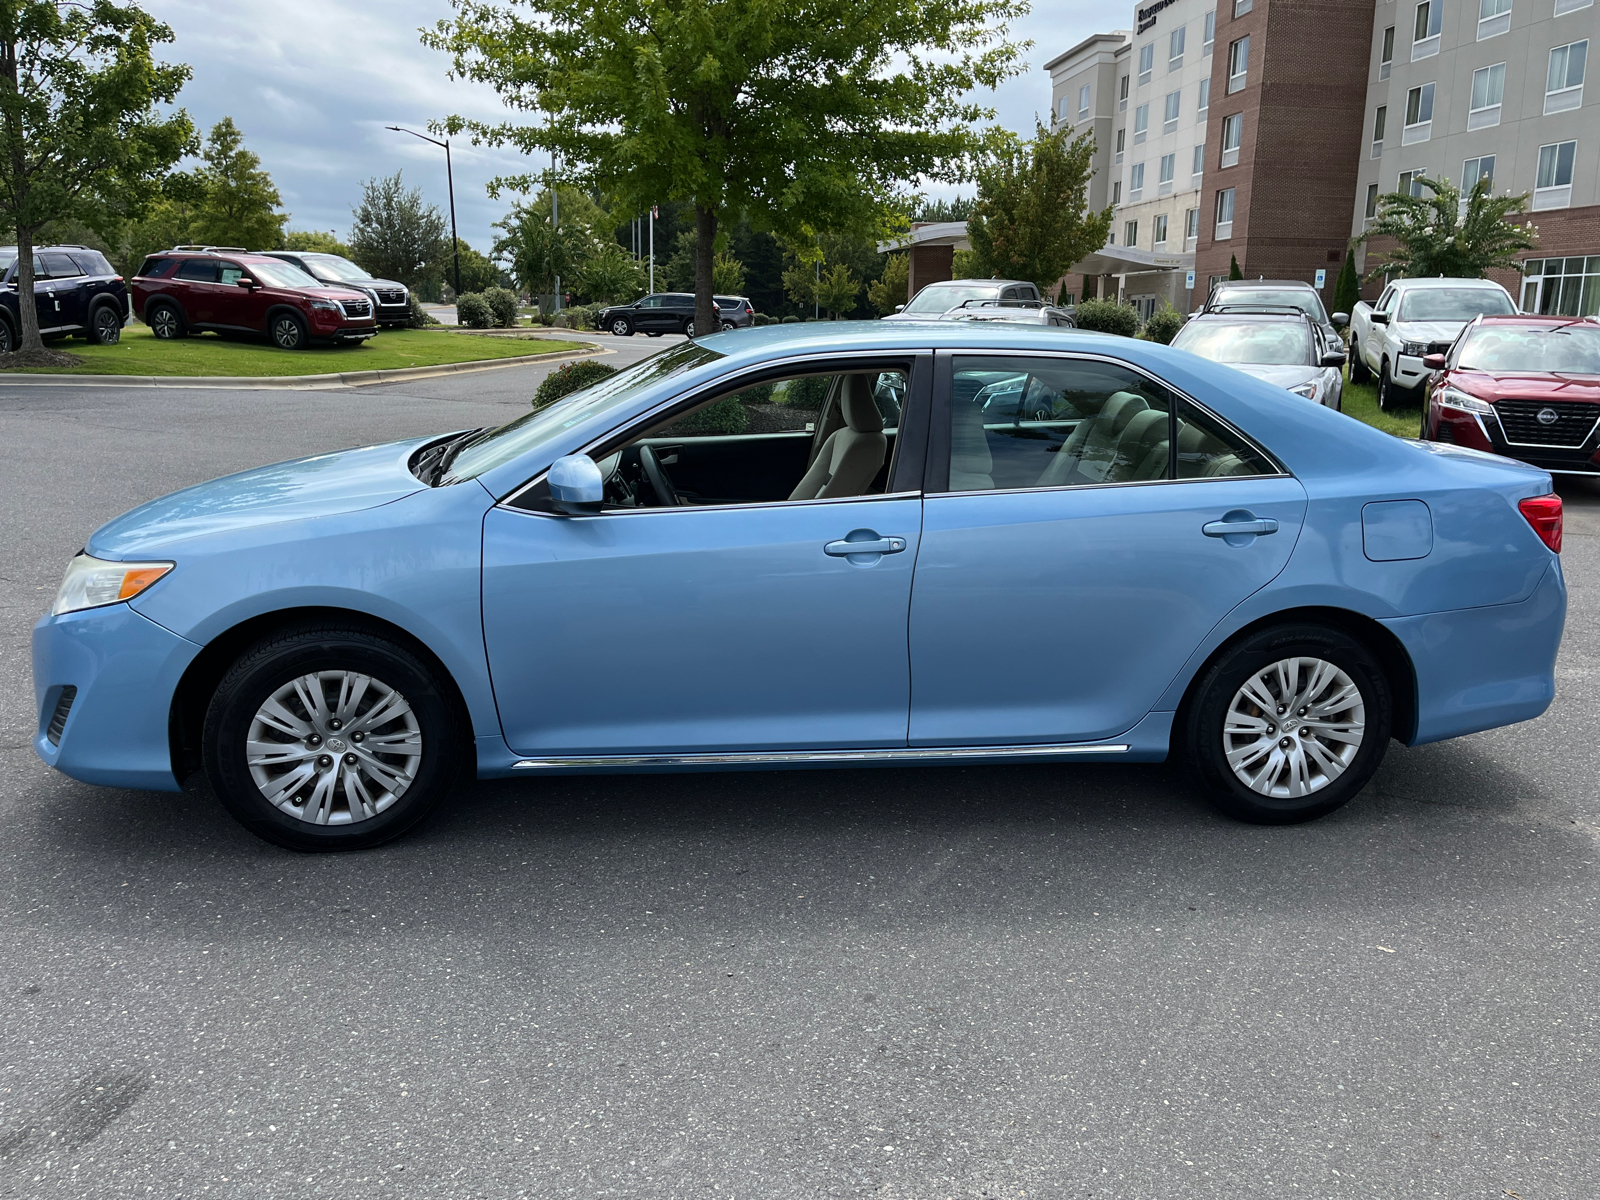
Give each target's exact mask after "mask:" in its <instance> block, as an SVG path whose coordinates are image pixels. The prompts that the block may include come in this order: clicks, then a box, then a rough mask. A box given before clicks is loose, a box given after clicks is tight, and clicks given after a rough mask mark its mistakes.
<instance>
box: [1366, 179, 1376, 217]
mask: <svg viewBox="0 0 1600 1200" xmlns="http://www.w3.org/2000/svg"><path fill="white" fill-rule="evenodd" d="M1377 215H1378V185H1377V184H1375V183H1369V184H1367V208H1366V218H1367V220H1369V221H1370V220H1372V218H1374V217H1376V216H1377Z"/></svg>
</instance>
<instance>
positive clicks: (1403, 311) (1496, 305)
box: [1397, 287, 1517, 321]
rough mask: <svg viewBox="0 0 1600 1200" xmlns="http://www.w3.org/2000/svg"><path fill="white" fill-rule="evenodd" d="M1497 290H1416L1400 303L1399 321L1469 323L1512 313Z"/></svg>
mask: <svg viewBox="0 0 1600 1200" xmlns="http://www.w3.org/2000/svg"><path fill="white" fill-rule="evenodd" d="M1516 311H1517V310H1516V309H1515V308H1513V307H1512V306H1511V297H1510V296H1508V295H1506V294H1505V293H1504V292H1502V291H1501V290H1500V289H1499V288H1486V287H1477V288H1417V289H1416V290H1415V291H1410V292H1407V293H1406V294H1405V296H1404V298H1403V299H1401V301H1400V314H1399V317H1398V318H1397V319H1398V320H1401V321H1470V320H1472V318H1473V317H1479V316H1482V315H1483V314H1484V313H1513V312H1516Z"/></svg>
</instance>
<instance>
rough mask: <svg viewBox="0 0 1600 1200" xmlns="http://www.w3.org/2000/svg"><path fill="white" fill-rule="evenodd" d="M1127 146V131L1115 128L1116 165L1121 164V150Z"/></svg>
mask: <svg viewBox="0 0 1600 1200" xmlns="http://www.w3.org/2000/svg"><path fill="white" fill-rule="evenodd" d="M1127 148H1128V131H1127V130H1126V129H1119V130H1117V166H1119V167H1120V166H1121V165H1122V152H1123V151H1124V150H1126V149H1127Z"/></svg>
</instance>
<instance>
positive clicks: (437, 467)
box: [412, 425, 488, 487]
mask: <svg viewBox="0 0 1600 1200" xmlns="http://www.w3.org/2000/svg"><path fill="white" fill-rule="evenodd" d="M487 429H488V426H487V425H485V426H483V427H481V428H478V429H469V430H467V431H466V432H465V433H458V434H456V436H455V437H452V438H446V439H445V440H444V441H442V442H437V443H435V444H434V445H432V446H429V447H428V448H427V449H426V450H424V451H423V452H422V453H421V454H419V455H417V459H416V464H415V465H414V466H413V467H412V472H413V473H414V474H415V475H416V477H417V478H418V479H420V480H422V482H423V483H425V484H427V485H428V486H429V487H438V486H439V484H440V483H441V482H442V481H443V480H444V474H445V471H446V470H447V469H448V468H449V466H450V463H451V461H452V460H453V459H454V458H455V456H456V455H457V454H458V453H459V452H460V451H461V450H462V449H463V448H464V447H465V446H466V445H467V443H468V442H470V441H472V440H473V439H474V438H476V437H477V436H478V435H479V434H480V433H483V432H485V430H487Z"/></svg>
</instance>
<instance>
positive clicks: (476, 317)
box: [456, 292, 495, 329]
mask: <svg viewBox="0 0 1600 1200" xmlns="http://www.w3.org/2000/svg"><path fill="white" fill-rule="evenodd" d="M456 322H457V323H458V324H461V325H465V326H466V327H467V328H468V329H492V328H494V326H495V315H494V309H493V308H491V307H490V305H489V302H488V301H487V300H485V299H484V297H483V293H481V292H463V293H462V294H461V295H459V296H457V297H456Z"/></svg>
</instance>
